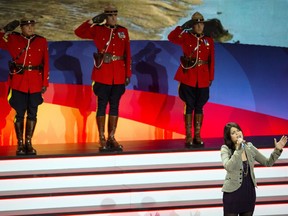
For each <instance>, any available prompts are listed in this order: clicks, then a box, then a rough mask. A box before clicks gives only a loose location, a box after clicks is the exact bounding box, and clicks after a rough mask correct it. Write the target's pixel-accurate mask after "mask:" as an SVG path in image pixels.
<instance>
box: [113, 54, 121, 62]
mask: <svg viewBox="0 0 288 216" xmlns="http://www.w3.org/2000/svg"><path fill="white" fill-rule="evenodd" d="M111 60H112V61H118V60H124V56H116V55H112V56H111Z"/></svg>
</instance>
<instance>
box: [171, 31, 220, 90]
mask: <svg viewBox="0 0 288 216" xmlns="http://www.w3.org/2000/svg"><path fill="white" fill-rule="evenodd" d="M168 39H169V41H171V42H172V43H175V44H178V45H180V46H181V47H182V50H183V53H184V55H185V56H187V57H191V58H194V59H198V64H196V66H195V67H192V68H189V69H187V71H184V70H183V67H182V66H181V65H180V66H179V68H178V70H177V72H176V75H175V78H174V79H175V80H177V81H179V82H181V83H184V84H186V85H188V86H193V87H196V85H197V84H198V87H199V88H204V87H209V85H210V81H213V80H214V61H215V59H214V41H213V39H212V38H210V37H206V36H204V35H200V36H198V37H197V35H194V34H193V33H191V32H188V31H183V29H181V27H180V26H178V27H176V28H175V29H174V30H173V31H172V32H171V33H170V34H169V36H168ZM201 62H203V64H202V63H201Z"/></svg>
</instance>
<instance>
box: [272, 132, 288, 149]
mask: <svg viewBox="0 0 288 216" xmlns="http://www.w3.org/2000/svg"><path fill="white" fill-rule="evenodd" d="M274 143H275V147H276V148H277V149H278V150H282V149H283V148H284V146H285V145H286V143H287V136H284V135H283V136H282V137H281V139H280V140H279V142H277V140H276V138H274Z"/></svg>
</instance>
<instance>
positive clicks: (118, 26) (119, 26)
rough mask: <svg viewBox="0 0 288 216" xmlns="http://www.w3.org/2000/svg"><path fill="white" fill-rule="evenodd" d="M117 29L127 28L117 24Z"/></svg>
mask: <svg viewBox="0 0 288 216" xmlns="http://www.w3.org/2000/svg"><path fill="white" fill-rule="evenodd" d="M117 28H125V27H124V26H121V25H118V24H117ZM125 29H126V28H125Z"/></svg>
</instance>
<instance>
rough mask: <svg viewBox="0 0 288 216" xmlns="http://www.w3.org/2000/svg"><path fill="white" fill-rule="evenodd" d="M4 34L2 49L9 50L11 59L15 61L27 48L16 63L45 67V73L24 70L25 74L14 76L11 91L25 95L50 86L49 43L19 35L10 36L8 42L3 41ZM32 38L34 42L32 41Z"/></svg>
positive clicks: (40, 38) (0, 40)
mask: <svg viewBox="0 0 288 216" xmlns="http://www.w3.org/2000/svg"><path fill="white" fill-rule="evenodd" d="M3 36H4V33H2V32H0V48H2V49H5V50H7V51H8V52H9V53H10V55H11V57H12V58H13V59H15V58H16V57H17V56H18V55H19V53H20V52H21V51H22V50H23V48H25V47H26V46H27V44H28V43H30V44H29V46H28V47H27V49H26V51H24V52H22V54H21V55H20V56H19V58H18V59H17V60H16V63H17V64H19V65H23V63H24V66H28V65H31V66H39V65H41V64H42V65H43V71H42V72H41V71H39V70H24V73H23V74H14V75H12V76H10V79H9V86H10V88H11V89H14V90H18V91H21V92H25V93H28V92H30V93H36V92H41V90H42V87H43V86H46V87H48V85H49V53H48V43H47V40H46V39H45V38H44V37H41V36H39V35H33V36H31V37H29V38H26V37H25V36H23V35H21V34H19V33H16V32H15V33H12V34H9V35H8V38H7V39H8V40H7V42H6V41H5V40H4V39H3ZM32 38H34V39H33V41H32Z"/></svg>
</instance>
